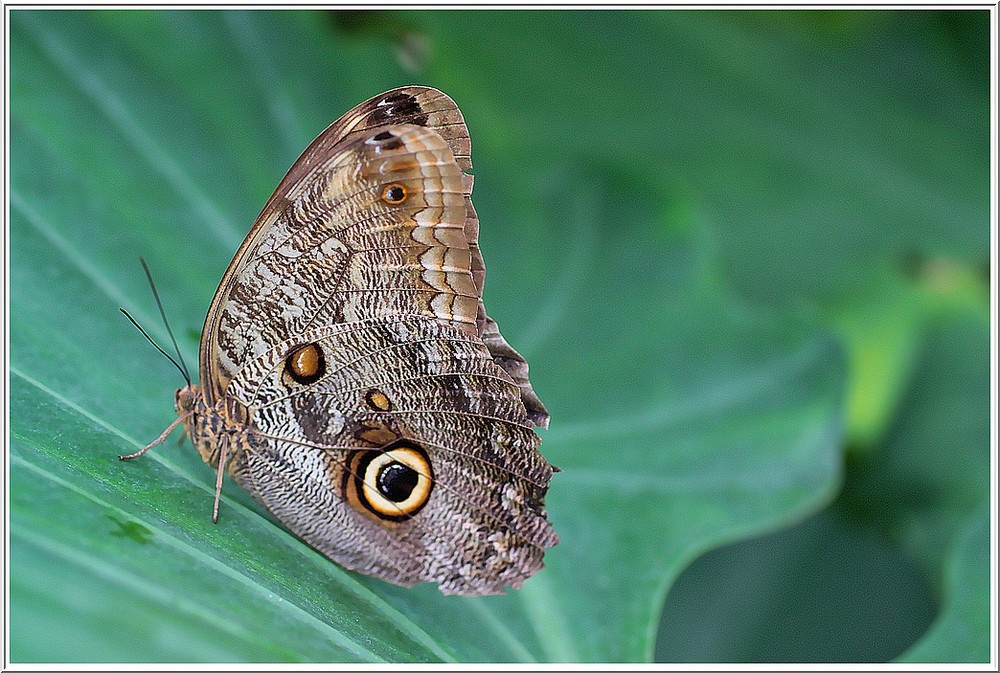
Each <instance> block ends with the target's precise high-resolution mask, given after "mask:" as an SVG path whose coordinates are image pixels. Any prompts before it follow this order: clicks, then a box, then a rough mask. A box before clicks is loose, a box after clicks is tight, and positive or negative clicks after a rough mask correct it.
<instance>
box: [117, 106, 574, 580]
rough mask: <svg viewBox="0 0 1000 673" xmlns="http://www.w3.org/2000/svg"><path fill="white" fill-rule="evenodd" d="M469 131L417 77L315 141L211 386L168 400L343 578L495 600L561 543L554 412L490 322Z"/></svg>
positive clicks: (231, 284) (222, 343)
mask: <svg viewBox="0 0 1000 673" xmlns="http://www.w3.org/2000/svg"><path fill="white" fill-rule="evenodd" d="M469 152H470V140H469V132H468V129H467V128H466V126H465V121H464V120H463V118H462V114H461V112H459V110H458V108H457V107H456V105H455V103H454V102H453V101H452V100H451V99H450V98H449V97H448V96H446V95H445V94H443V93H441V92H440V91H437V90H435V89H431V88H426V87H405V88H401V89H394V90H392V91H388V92H386V93H384V94H381V95H379V96H376V97H374V98H372V99H370V100H368V101H365V102H364V103H362V104H360V105H358V106H357V107H355V108H354V109H353V110H351V111H349V112H348V113H347V114H345V115H344V116H343V117H341V118H340V119H339V120H337V121H336V122H334V123H333V124H332V125H331V126H330V127H329V128H327V129H326V130H325V131H323V133H321V134H320V135H319V137H318V138H316V140H314V141H313V142H312V144H311V145H309V147H308V148H306V150H305V152H303V153H302V156H300V157H299V158H298V160H297V161H296V162H295V163H294V164H292V167H291V168H290V169H289V171H288V173H287V175H285V177H284V178H283V179H282V180H281V182H280V183H279V184H278V187H277V189H276V190H275V192H274V194H272V195H271V198H270V199H268V201H267V203H266V204H265V205H264V208H263V210H262V211H261V213H260V215H259V216H258V217H257V220H256V222H255V223H254V225H253V227H252V228H251V229H250V233H249V234H248V235H247V237H246V240H244V241H243V245H241V246H240V249H239V251H238V252H237V253H236V256H235V258H234V259H233V261H232V263H231V264H230V265H229V268H228V269H227V271H226V273H225V275H224V276H223V278H222V282H221V283H220V284H219V288H218V290H217V291H216V293H215V298H214V299H213V300H212V304H211V307H210V308H209V311H208V316H207V317H206V319H205V326H204V331H203V332H202V337H201V347H200V357H199V373H200V377H201V386H200V387H199V386H194V385H190V384H189V385H188V386H186V387H184V388H182V389H180V390H178V391H177V393H176V397H175V408H176V410H177V414H178V418H177V420H176V421H174V423H173V424H172V425H171V427H169V428H168V429H167V430H166V431H164V434H163V435H161V437H160V439H158V440H157V441H156V442H153V443H152V444H150V445H149V446H147V447H145V448H144V449H143V450H141V451H139V452H137V453H135V454H132V455H131V456H123V458H130V457H135V456H137V455H141V454H142V453H144V452H145V451H146V450H148V449H149V448H150V447H152V446H153V445H155V444H156V443H158V442H159V441H162V439H163V438H165V437H166V436H167V434H169V432H170V431H171V430H172V429H173V428H174V427H176V426H177V425H178V424H180V423H183V424H184V428H185V432H186V434H187V435H188V436H190V438H191V440H192V442H193V443H194V445H195V447H196V448H197V450H198V452H199V453H200V454H201V457H202V458H203V459H204V460H205V462H206V463H208V464H209V465H210V466H212V467H213V468H215V469H216V472H217V479H216V504H215V507H216V509H215V512H214V514H213V520H214V519H215V518H216V517H217V515H218V497H219V491H220V490H221V487H222V476H223V472H224V471H225V472H227V473H228V474H230V475H231V476H232V478H233V479H235V480H236V482H237V483H239V484H240V485H241V486H242V487H243V488H245V489H246V490H247V491H249V492H250V493H251V494H252V495H253V496H254V497H255V498H256V499H257V500H259V501H260V502H261V503H262V504H263V505H264V506H265V507H266V508H267V509H268V510H269V511H270V512H271V513H272V514H273V515H274V516H275V517H277V518H278V519H279V520H280V521H281V522H282V523H283V524H284V525H285V526H287V527H288V528H289V529H290V530H291V531H292V532H293V533H295V534H296V535H297V536H299V537H300V538H302V539H303V540H304V541H306V542H307V543H308V544H310V545H311V546H312V547H314V548H316V549H317V550H319V551H320V552H322V553H323V554H325V555H326V556H328V557H330V558H331V559H333V560H334V561H336V562H337V563H339V564H341V565H342V566H344V567H345V568H349V569H351V570H357V571H359V572H362V573H366V574H369V575H374V576H375V577H379V578H381V579H383V580H387V581H389V582H393V583H395V584H401V585H404V586H412V585H414V584H416V583H419V582H436V583H438V585H439V588H440V590H441V591H442V592H443V593H446V594H464V595H481V594H497V593H503V592H504V587H505V586H510V587H514V588H518V587H520V586H521V585H522V583H523V582H524V580H525V579H527V578H528V577H530V576H531V575H532V574H534V573H535V572H537V571H538V570H539V569H540V568H541V567H542V565H543V564H542V556H543V554H544V551H545V549H547V548H548V547H551V546H552V545H554V544H556V542H557V541H558V537H557V536H556V534H555V532H554V531H553V530H552V527H551V526H550V524H549V522H548V521H547V520H546V513H545V509H544V506H543V499H544V496H545V492H546V490H547V489H548V484H549V480H550V479H551V477H552V472H553V469H554V468H553V467H552V466H551V465H549V463H548V462H547V461H546V460H545V459H544V458H543V457H542V455H541V454H540V453H539V452H538V445H539V443H540V440H539V438H538V436H537V435H536V434H535V433H534V432H533V431H532V428H533V427H534V426H541V427H547V425H548V419H549V416H548V412H547V411H546V410H545V407H544V406H543V405H542V403H541V401H540V400H539V399H538V397H537V396H536V395H535V393H534V391H533V390H532V388H531V383H530V382H529V381H528V365H527V363H526V362H525V361H524V358H522V357H521V356H520V355H519V354H518V353H517V351H515V350H514V349H513V348H511V347H510V346H509V345H508V344H507V342H506V341H505V340H504V338H503V337H502V336H501V335H500V331H499V329H498V328H497V324H496V323H495V322H494V321H493V320H492V319H491V318H490V317H489V316H488V315H487V314H486V309H485V308H484V306H483V301H482V291H483V281H484V278H485V267H484V265H483V257H482V254H481V253H480V251H479V246H478V244H477V238H478V233H479V220H478V218H477V216H476V211H475V210H474V209H473V206H472V201H471V198H470V193H471V191H472V176H471V175H469V174H468V173H466V171H468V170H469V169H470V168H471V167H472V162H471V160H470V158H469Z"/></svg>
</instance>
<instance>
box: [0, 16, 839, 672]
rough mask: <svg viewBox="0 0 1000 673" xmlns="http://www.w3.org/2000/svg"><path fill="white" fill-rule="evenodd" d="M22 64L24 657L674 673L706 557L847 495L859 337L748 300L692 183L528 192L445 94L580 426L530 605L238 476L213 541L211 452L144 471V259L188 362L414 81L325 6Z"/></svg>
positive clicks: (165, 459) (83, 26)
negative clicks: (669, 612)
mask: <svg viewBox="0 0 1000 673" xmlns="http://www.w3.org/2000/svg"><path fill="white" fill-rule="evenodd" d="M435 44H437V43H435ZM109 46H112V47H113V48H108V47H109ZM10 50H11V87H12V88H11V99H12V105H11V149H10V152H11V218H10V228H11V229H10V235H11V262H12V265H11V270H10V282H11V323H10V324H11V332H10V342H11V343H10V346H11V358H10V363H11V372H10V400H11V425H10V428H11V444H12V446H11V454H10V462H11V512H10V521H11V657H12V660H13V661H16V662H32V661H116V662H118V661H120V662H139V661H357V662H364V661H374V662H379V661H452V660H461V661H494V660H503V661H521V660H524V661H534V660H556V661H575V660H596V661H613V660H632V661H635V660H643V659H648V658H649V657H650V656H651V652H652V644H653V641H654V637H655V629H656V624H657V618H658V613H659V610H660V606H661V604H662V601H663V597H664V594H665V591H666V588H667V587H668V586H669V584H670V582H671V579H672V578H673V577H674V576H676V574H677V573H678V572H679V571H680V569H681V568H682V567H683V566H684V565H685V564H686V563H687V562H688V561H689V560H690V559H691V558H693V557H694V556H695V555H696V554H698V553H700V552H701V551H703V550H705V549H708V548H711V547H712V546H715V545H717V544H719V543H720V542H722V541H724V540H730V539H736V538H739V537H741V536H744V535H747V534H751V533H753V532H755V531H760V530H764V529H769V528H773V527H775V526H778V525H781V524H782V523H783V522H787V521H789V520H793V519H795V518H798V517H801V516H802V515H803V513H804V512H807V511H811V510H814V509H815V508H817V507H818V506H820V505H821V504H823V503H824V502H826V501H827V500H829V498H830V497H831V495H832V492H833V489H834V488H835V485H836V483H837V477H838V473H839V460H838V446H839V441H840V433H841V398H842V395H843V364H842V358H841V356H840V349H839V347H838V346H837V344H836V342H835V341H834V340H833V339H831V338H830V337H829V336H826V335H824V334H823V333H822V332H819V331H816V330H815V328H813V327H810V326H809V325H808V324H802V323H801V322H799V321H796V320H793V319H789V318H782V317H780V316H772V315H767V316H764V315H760V314H758V313H756V312H755V311H753V310H750V309H748V308H747V307H745V306H742V305H740V304H738V303H736V302H735V301H733V300H732V299H731V298H729V297H728V296H727V294H726V293H725V292H724V291H723V290H722V289H720V288H721V287H722V286H721V284H720V283H719V280H718V276H717V274H716V272H715V270H714V265H715V261H714V260H715V252H714V248H713V247H712V245H710V244H709V243H708V242H706V240H704V239H703V238H702V237H701V235H700V234H699V232H703V231H705V229H706V225H707V222H706V221H705V219H704V216H703V215H700V214H699V212H700V209H699V208H698V206H697V203H696V202H692V201H691V200H690V199H689V198H687V197H683V196H682V194H683V191H682V190H680V191H679V190H677V189H676V185H671V184H670V183H661V182H656V181H648V180H647V181H645V182H643V181H642V180H640V181H635V180H633V178H634V177H636V174H634V173H628V174H622V173H621V172H620V171H619V170H617V169H615V168H613V167H612V166H603V167H602V166H599V165H588V164H587V162H586V159H585V158H584V157H581V156H578V155H577V156H574V155H571V154H564V155H562V156H553V157H552V158H551V161H550V162H548V163H546V164H545V165H544V166H543V167H542V170H543V172H538V170H537V169H534V170H533V172H532V173H530V174H527V175H526V174H524V173H523V171H522V168H521V163H520V162H519V161H518V160H517V159H516V157H511V156H505V155H504V154H503V153H495V148H497V147H498V144H499V143H498V138H500V137H502V136H503V134H504V133H505V131H504V129H503V128H496V129H494V130H493V132H492V133H491V129H490V126H489V125H488V123H483V122H478V121H476V120H478V119H480V114H481V113H482V114H483V118H484V119H486V120H488V119H489V116H488V114H486V111H485V110H484V108H483V105H482V104H480V103H477V96H476V94H475V93H474V87H472V86H468V87H462V86H458V85H455V86H451V85H449V87H448V90H449V93H451V94H452V95H453V96H455V97H456V99H458V100H459V102H460V103H461V104H462V105H463V107H464V108H465V112H466V114H467V115H468V117H469V119H470V121H471V124H472V127H473V135H474V138H475V140H476V142H477V146H481V147H483V148H485V151H483V152H479V153H477V155H476V156H477V161H478V162H479V163H478V164H477V165H478V166H479V167H480V168H478V169H477V174H478V176H479V185H478V186H477V201H476V202H477V206H478V209H479V212H480V216H481V218H482V222H483V225H482V227H483V236H482V245H483V249H484V251H485V254H486V258H487V261H488V264H489V266H490V276H489V282H488V286H487V297H486V298H487V303H488V305H489V306H490V308H491V313H494V314H495V316H496V317H497V319H498V321H499V322H500V324H501V326H502V327H503V328H504V330H505V333H506V334H507V335H508V337H509V338H510V340H511V341H512V343H514V344H515V346H517V347H519V348H521V349H522V352H525V354H526V355H527V356H528V357H529V359H530V361H531V363H532V374H533V380H534V381H535V385H536V388H537V390H539V392H540V393H541V395H542V396H543V398H544V399H545V401H546V403H547V404H548V405H549V408H550V409H551V411H552V414H553V422H552V429H551V430H550V431H548V432H547V433H545V436H544V444H543V450H544V452H545V455H546V456H547V457H548V458H549V459H550V460H551V461H553V462H554V463H555V464H557V465H559V466H560V467H562V468H563V471H562V472H561V473H559V474H558V475H557V476H556V478H555V479H554V481H553V485H552V488H551V490H550V494H549V498H548V503H547V504H548V509H549V512H550V518H551V520H552V521H553V523H554V525H555V527H556V529H557V530H558V532H559V533H560V535H561V537H562V542H561V544H560V545H559V546H557V547H556V548H554V549H553V550H552V551H551V552H550V553H549V554H548V555H547V563H548V568H546V569H545V570H544V571H543V572H542V573H540V574H539V575H538V576H536V577H535V578H533V579H531V580H530V581H529V582H528V583H527V585H526V586H525V588H524V589H523V590H521V591H519V592H516V593H513V594H511V595H508V596H504V597H498V598H488V599H462V598H454V597H452V598H446V597H443V596H441V595H439V593H438V592H437V591H436V589H435V588H433V587H430V586H424V587H418V588H416V589H414V590H404V589H400V588H397V587H392V586H388V585H386V584H384V583H382V582H379V581H378V580H374V579H371V578H365V577H359V576H357V575H354V574H352V573H348V572H346V571H343V570H341V569H340V568H339V567H337V566H336V565H335V564H333V563H331V562H329V561H328V560H326V559H325V558H323V557H321V556H320V555H319V554H317V553H315V552H314V551H312V550H311V549H309V548H308V547H306V546H305V545H303V544H302V543H301V542H299V541H297V540H296V539H295V538H294V537H292V536H291V535H289V534H288V533H287V532H285V531H284V530H283V529H282V528H281V527H280V526H279V525H278V524H276V523H275V522H274V521H272V520H271V519H270V518H269V517H268V516H267V515H265V514H263V513H262V511H261V509H260V507H258V506H257V505H256V504H255V503H253V502H252V501H251V500H250V499H249V497H248V496H246V494H244V493H242V492H241V491H239V489H237V488H236V487H234V486H233V485H232V484H231V483H227V484H226V486H225V488H224V492H223V503H222V514H221V518H220V521H219V524H218V525H216V526H213V525H212V524H211V522H210V517H209V515H210V508H211V500H212V493H213V490H214V489H213V486H214V484H213V481H214V477H213V474H212V472H211V470H209V469H208V468H207V467H205V466H204V465H202V464H201V463H200V460H199V459H198V457H197V456H196V455H195V453H194V452H193V451H192V450H191V449H190V448H189V447H186V446H185V447H183V448H176V447H174V446H173V445H172V443H167V444H165V445H163V446H161V447H158V448H157V449H156V450H155V451H154V452H153V453H151V454H148V455H147V456H145V457H143V458H142V459H140V460H137V461H131V462H127V463H124V462H120V461H118V460H117V455H118V454H120V453H127V452H131V451H134V450H135V449H136V448H137V447H139V446H142V445H143V444H144V443H146V442H147V441H149V440H150V439H152V438H154V437H155V436H156V435H157V434H159V432H160V430H162V428H163V427H164V426H166V424H167V423H168V422H169V421H170V420H171V416H172V413H171V411H170V406H171V400H172V397H171V392H172V390H173V389H174V388H175V387H177V385H178V381H177V375H176V372H174V371H173V370H172V369H171V367H170V366H169V364H167V363H165V362H162V360H160V359H159V357H158V356H157V355H156V354H155V353H153V352H152V350H151V349H149V347H148V345H147V344H145V343H144V342H143V341H142V339H141V338H139V336H138V335H136V334H135V333H134V331H133V330H132V329H131V327H130V326H129V325H128V324H127V323H125V321H124V320H122V319H121V318H120V316H119V315H118V314H117V311H116V308H117V306H119V305H123V306H126V307H128V308H129V309H130V310H131V311H132V312H133V313H134V315H136V317H137V319H138V320H139V321H140V323H142V324H143V325H145V326H146V327H147V329H149V330H150V331H151V332H152V333H153V334H154V336H156V337H157V338H158V339H159V340H160V341H163V340H164V336H165V335H164V332H163V330H162V328H160V327H159V326H158V324H157V320H156V315H155V312H154V311H153V310H152V308H151V307H152V303H151V300H150V299H149V296H148V290H147V289H146V288H145V287H144V285H143V284H144V279H143V276H142V274H141V272H140V270H139V267H138V264H137V263H136V261H135V260H136V257H137V256H138V255H139V254H142V255H144V256H145V257H146V258H147V259H148V260H149V262H150V265H151V267H152V269H153V273H154V275H155V276H156V278H157V281H158V285H159V288H160V293H161V296H162V297H163V301H164V305H165V307H166V310H167V312H168V314H169V315H170V316H171V319H172V320H173V321H174V324H175V326H176V327H177V331H178V333H179V334H180V335H181V339H180V341H181V349H182V351H183V352H184V353H185V354H186V356H187V357H188V359H191V358H192V356H193V355H194V354H195V353H196V352H197V328H198V326H199V325H200V324H201V321H202V316H203V315H204V312H205V310H206V308H207V306H208V303H209V301H210V299H211V296H212V293H213V291H214V288H215V284H216V283H217V281H218V279H219V278H220V277H221V275H222V272H223V270H224V269H225V266H226V265H227V264H228V262H229V259H230V258H231V256H232V254H233V251H234V250H235V249H236V247H237V245H238V243H239V241H240V239H241V238H242V235H243V233H244V232H245V231H246V230H247V229H248V227H249V225H250V223H251V221H252V218H253V215H254V212H255V211H256V209H257V208H258V207H259V206H260V204H261V203H262V202H263V200H264V198H265V197H266V196H267V194H268V193H269V192H270V190H271V189H272V187H273V185H274V184H276V183H277V180H278V179H279V178H280V176H281V174H282V172H283V171H284V170H285V168H286V167H287V165H288V164H289V162H290V161H291V160H292V159H293V158H294V157H295V155H296V153H297V152H298V151H299V150H300V149H301V148H302V147H304V146H305V144H306V143H307V142H308V140H309V138H310V136H311V135H312V134H315V133H318V132H319V131H320V130H321V129H322V127H323V126H324V125H325V124H326V123H328V122H329V121H330V120H331V119H332V118H333V117H335V116H337V115H339V114H340V113H341V112H342V111H344V110H346V109H347V108H349V107H350V106H351V105H353V104H355V103H357V102H359V101H360V100H363V99H364V98H365V97H367V96H370V95H372V94H374V93H377V91H379V90H384V89H387V88H390V87H391V86H394V85H397V84H400V83H403V82H404V79H405V78H404V76H403V73H402V71H401V70H400V69H399V68H398V67H396V66H394V65H392V61H391V60H390V59H389V58H388V51H387V49H386V47H385V45H384V44H383V43H382V42H381V40H376V41H368V40H366V38H363V37H358V36H349V35H344V34H343V33H341V32H338V31H337V30H335V29H331V27H330V24H329V22H328V20H327V18H326V17H324V16H323V15H321V14H316V13H304V12H295V13H267V14H259V13H228V12H226V13H214V12H191V13H188V12H87V11H79V12H77V11H74V12H37V11H24V10H17V11H14V12H12V15H11V43H10ZM373 56H374V57H375V58H374V60H375V64H374V65H373V66H372V67H371V68H369V64H370V63H371V62H372V60H373ZM361 73H364V76H363V77H362V74H361ZM374 81H377V82H378V83H377V84H374V85H373V84H372V82H374ZM431 83H435V82H433V81H432V82H431ZM436 83H438V84H441V82H436ZM491 148H493V149H492V150H491ZM480 159H481V161H480ZM581 160H582V161H581ZM651 190H652V191H651ZM650 194H656V195H658V196H659V197H660V198H658V199H654V200H652V201H650V200H649V199H648V197H649V196H650ZM625 223H627V224H626V225H625V226H623V224H625Z"/></svg>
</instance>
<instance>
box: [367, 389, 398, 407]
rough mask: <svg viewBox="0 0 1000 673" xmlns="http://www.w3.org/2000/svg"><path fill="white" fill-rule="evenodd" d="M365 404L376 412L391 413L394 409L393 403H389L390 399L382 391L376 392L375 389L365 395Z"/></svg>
mask: <svg viewBox="0 0 1000 673" xmlns="http://www.w3.org/2000/svg"><path fill="white" fill-rule="evenodd" d="M365 403H366V404H367V405H368V406H369V407H371V408H372V409H374V410H375V411H389V410H390V409H391V408H392V402H390V401H389V397H388V396H387V395H386V394H385V393H383V392H382V391H381V390H376V389H375V388H372V389H371V390H369V391H368V392H367V393H365Z"/></svg>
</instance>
